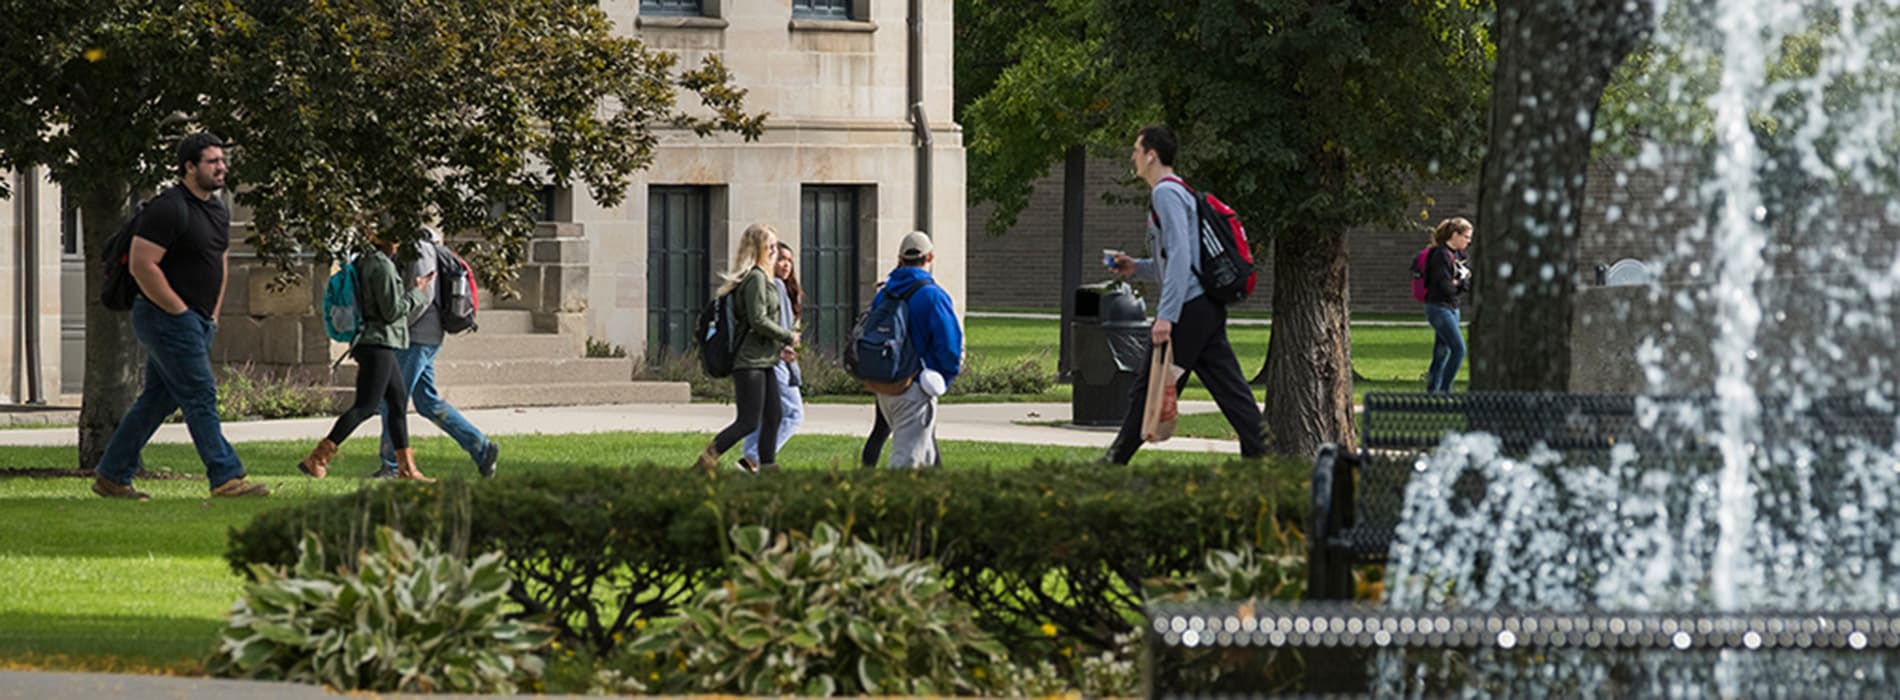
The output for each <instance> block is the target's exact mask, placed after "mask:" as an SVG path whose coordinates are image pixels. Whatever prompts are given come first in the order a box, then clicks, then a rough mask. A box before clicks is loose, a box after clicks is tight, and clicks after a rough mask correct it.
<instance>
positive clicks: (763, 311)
mask: <svg viewBox="0 0 1900 700" xmlns="http://www.w3.org/2000/svg"><path fill="white" fill-rule="evenodd" d="M732 293H733V294H734V295H736V296H735V297H734V298H733V301H735V302H737V304H738V309H739V324H740V326H741V327H742V328H744V329H745V341H744V342H742V343H740V344H739V355H738V356H737V357H735V358H733V362H732V368H733V369H771V368H772V366H773V365H777V364H778V351H779V349H780V348H783V347H785V346H787V345H791V344H792V329H790V328H786V327H785V326H783V325H780V324H779V322H778V288H777V287H774V286H772V279H771V278H770V277H767V276H766V275H765V270H764V269H761V268H759V267H758V266H756V265H755V266H753V268H752V270H751V271H749V272H747V273H745V279H744V280H743V281H741V282H739V287H738V289H734V290H733V291H732Z"/></svg>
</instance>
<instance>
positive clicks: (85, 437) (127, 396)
mask: <svg viewBox="0 0 1900 700" xmlns="http://www.w3.org/2000/svg"><path fill="white" fill-rule="evenodd" d="M128 191H129V188H128V187H126V186H124V185H116V186H106V187H97V188H89V189H85V190H82V191H79V192H77V193H76V194H77V195H78V200H79V203H80V205H79V206H80V220H81V222H82V223H83V225H84V227H85V229H84V230H85V235H84V236H82V239H83V240H84V241H85V255H86V273H85V274H86V386H85V389H84V403H83V404H81V406H80V409H79V468H80V469H84V470H88V471H90V470H92V469H93V468H94V467H97V466H98V465H99V457H100V455H102V454H104V453H105V450H106V441H107V440H110V439H111V438H112V431H113V430H114V429H116V428H118V427H119V419H121V418H123V417H125V411H126V409H127V408H130V407H131V405H132V400H133V399H134V398H136V397H137V395H138V390H139V366H140V359H141V358H142V357H143V356H144V351H143V350H142V349H141V348H140V347H139V343H138V339H137V338H135V337H133V335H132V315H131V314H127V313H119V312H116V311H109V310H107V309H106V308H105V307H104V306H100V305H99V294H100V292H101V291H103V289H102V288H103V287H104V285H105V278H104V277H103V270H102V268H101V267H100V265H99V257H100V255H101V254H102V252H103V251H104V250H105V245H106V239H107V238H110V237H111V236H112V234H113V232H115V231H116V230H118V227H119V224H120V222H122V221H124V219H125V217H126V215H127V214H128V212H127V211H126V209H125V204H126V199H127V192H128Z"/></svg>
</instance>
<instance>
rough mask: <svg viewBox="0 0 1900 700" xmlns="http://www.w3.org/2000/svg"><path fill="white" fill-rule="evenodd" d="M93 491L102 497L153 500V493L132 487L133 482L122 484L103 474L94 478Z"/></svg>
mask: <svg viewBox="0 0 1900 700" xmlns="http://www.w3.org/2000/svg"><path fill="white" fill-rule="evenodd" d="M92 492H93V493H96V494H99V496H100V497H101V498H123V499H126V500H132V501H149V500H152V494H149V493H146V492H144V491H140V490H138V489H135V488H132V485H131V484H121V483H119V482H117V481H113V480H111V479H107V478H105V477H103V476H102V477H99V478H97V479H93V480H92Z"/></svg>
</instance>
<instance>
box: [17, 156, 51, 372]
mask: <svg viewBox="0 0 1900 700" xmlns="http://www.w3.org/2000/svg"><path fill="white" fill-rule="evenodd" d="M20 206H22V207H25V210H24V212H23V213H24V214H25V215H24V216H23V217H21V220H20V236H21V241H20V269H21V274H20V278H21V279H22V280H23V281H24V282H25V285H26V288H25V289H22V290H20V291H21V294H20V304H21V306H22V307H24V308H22V309H21V310H20V318H21V319H24V323H25V324H26V327H25V328H24V329H22V331H23V332H22V333H21V336H22V337H23V338H24V339H25V341H26V358H25V359H26V391H24V392H22V393H24V394H26V403H30V404H44V403H46V396H45V395H43V394H42V393H41V392H40V169H39V166H34V165H29V166H26V167H24V168H21V169H20Z"/></svg>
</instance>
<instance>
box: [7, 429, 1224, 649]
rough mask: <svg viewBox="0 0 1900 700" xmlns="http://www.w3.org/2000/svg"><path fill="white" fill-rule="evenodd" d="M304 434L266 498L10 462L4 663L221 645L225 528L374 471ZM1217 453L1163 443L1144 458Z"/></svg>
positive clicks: (354, 448) (973, 461) (1076, 455)
mask: <svg viewBox="0 0 1900 700" xmlns="http://www.w3.org/2000/svg"><path fill="white" fill-rule="evenodd" d="M706 439H707V435H703V434H671V433H669V434H653V433H645V434H640V433H613V434H603V435H554V436H511V437H507V438H504V439H503V444H504V445H505V446H506V447H505V451H504V452H503V453H502V463H501V475H500V477H498V478H503V479H505V478H507V475H508V474H509V473H511V472H526V471H530V470H563V469H571V468H574V467H579V466H603V465H604V466H620V465H628V464H640V463H647V462H654V463H661V464H666V463H672V464H679V465H681V469H682V476H684V473H685V472H684V469H685V465H686V464H688V463H689V462H691V461H692V459H693V457H694V456H695V455H696V454H697V453H698V452H699V449H700V448H701V447H702V446H704V445H705V441H706ZM861 444H862V440H861V439H858V438H851V437H841V436H800V437H798V438H797V439H795V440H793V441H792V442H791V443H790V444H789V445H788V446H787V451H786V452H785V459H784V462H783V463H784V465H785V466H786V467H788V468H794V469H822V468H827V467H830V466H832V465H843V466H845V467H846V468H856V467H855V465H856V463H857V456H858V450H859V447H860V445H861ZM308 447H309V445H308V444H307V443H304V442H295V443H289V442H259V443H241V444H238V445H237V449H238V454H239V455H240V456H241V457H242V458H243V459H244V460H245V463H246V465H247V468H248V469H249V470H250V474H251V476H252V478H255V479H258V480H261V481H263V482H264V483H267V484H269V485H270V486H271V488H272V489H273V490H274V491H275V493H273V494H272V495H271V497H269V498H265V499H255V500H243V501H227V500H217V501H213V500H210V499H209V498H207V497H206V493H205V491H206V489H205V483H204V481H203V480H202V479H199V480H176V481H172V480H157V479H150V480H143V481H140V482H139V487H140V488H141V489H144V490H146V491H148V492H150V493H151V494H152V500H151V501H149V502H144V503H138V502H127V501H106V500H104V499H100V498H98V497H96V496H94V495H92V493H91V491H89V490H88V485H89V482H88V481H86V480H81V479H75V478H64V479H28V478H0V513H4V514H5V516H6V517H3V518H0V588H4V590H6V591H8V594H7V595H5V596H0V668H9V667H39V668H60V669H94V670H127V669H129V670H136V671H148V672H150V671H161V672H162V671H170V672H191V671H193V670H195V669H196V668H197V666H198V664H199V662H200V661H202V660H203V659H204V657H205V656H206V655H208V654H209V653H210V652H211V649H212V643H213V641H214V639H215V636H216V634H217V630H218V627H219V623H220V620H221V619H222V616H223V614H224V612H225V611H226V610H228V609H229V608H230V605H231V603H232V602H233V601H234V600H236V599H237V595H238V592H239V588H240V581H239V579H238V578H237V577H236V576H234V575H233V574H231V572H230V570H229V569H228V568H227V567H226V566H225V563H224V561H223V559H222V558H221V556H222V554H223V552H224V538H225V533H226V532H227V530H229V529H230V528H233V527H237V526H241V525H243V524H244V523H246V522H248V521H249V520H250V518H251V517H252V516H254V515H256V514H257V513H259V512H261V511H264V510H267V509H270V508H272V507H276V506H281V505H283V504H285V503H288V502H292V501H298V500H304V499H311V498H317V497H321V496H327V495H332V494H340V493H347V492H349V491H352V490H354V489H356V488H359V487H361V486H362V485H364V484H365V483H366V482H365V481H363V480H361V479H356V478H348V476H347V475H355V474H362V473H367V472H368V471H370V470H371V469H372V468H373V466H374V459H375V458H374V456H373V455H372V453H371V451H370V450H371V448H372V446H371V445H368V444H364V443H361V441H358V442H352V443H350V444H348V445H346V446H345V447H344V451H343V456H342V457H341V458H340V459H339V460H338V461H337V462H336V463H335V464H333V465H332V469H333V471H332V474H334V475H337V476H332V477H331V478H329V479H325V480H323V481H315V480H311V479H308V478H306V477H304V476H302V475H301V474H298V473H296V466H295V464H296V461H297V459H298V458H300V457H302V456H303V455H304V453H305V451H306V450H307V449H308ZM416 448H417V455H418V461H419V462H420V463H421V466H422V467H423V468H424V470H425V471H426V472H428V473H429V474H431V475H434V476H437V477H469V476H472V474H473V467H471V466H470V465H469V464H468V460H467V457H466V456H465V455H463V454H462V452H461V451H460V450H459V449H458V448H457V447H456V446H455V445H454V443H452V442H450V441H449V440H447V439H445V438H434V439H427V440H422V441H419V442H418V443H417V445H416ZM944 452H945V455H946V458H947V460H948V464H949V467H950V468H959V467H963V466H969V465H978V464H993V465H998V466H1006V467H1015V466H1023V465H1027V464H1030V463H1032V462H1033V461H1035V460H1038V459H1068V460H1086V459H1093V458H1095V457H1096V456H1098V455H1099V453H1100V448H1093V447H1091V448H1064V447H1051V446H1045V445H1005V444H997V443H977V442H946V443H945V445H944ZM145 457H146V461H147V463H148V464H151V465H154V468H156V469H158V470H160V471H169V470H177V471H180V472H183V473H186V474H195V473H201V472H200V471H199V468H198V466H197V465H198V460H197V457H196V455H195V453H194V452H193V451H192V448H191V446H189V445H155V446H153V447H151V448H149V449H148V450H146V453H145ZM72 459H73V450H72V448H70V447H48V448H18V447H9V448H5V449H4V450H0V469H4V468H28V467H50V468H70V467H71V466H72ZM1193 459H1204V457H1197V456H1195V455H1189V454H1178V453H1168V452H1163V451H1159V450H1151V451H1148V452H1145V453H1143V456H1142V460H1143V461H1144V463H1157V462H1168V461H1187V460H1193Z"/></svg>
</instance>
